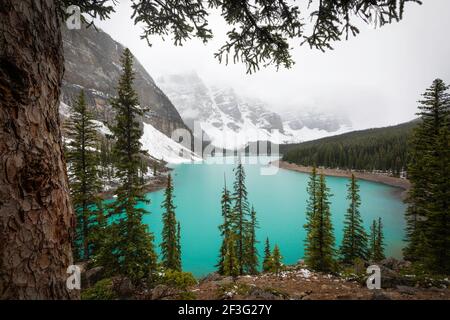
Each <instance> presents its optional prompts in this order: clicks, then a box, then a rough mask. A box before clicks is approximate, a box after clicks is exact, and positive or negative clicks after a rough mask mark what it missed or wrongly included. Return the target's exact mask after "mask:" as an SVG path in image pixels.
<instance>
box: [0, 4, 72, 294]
mask: <svg viewBox="0 0 450 320" xmlns="http://www.w3.org/2000/svg"><path fill="white" fill-rule="evenodd" d="M63 60H64V58H63V52H62V40H61V32H60V22H59V19H58V16H57V1H53V0H0V104H1V106H0V299H70V298H78V292H76V291H69V290H68V289H67V288H66V279H67V276H68V275H67V274H66V270H67V267H68V266H69V265H71V264H72V262H73V258H72V249H71V240H72V234H71V232H72V231H71V230H72V228H73V225H74V221H75V220H74V217H73V211H72V209H71V205H70V202H69V190H68V183H67V173H66V168H65V161H64V158H63V153H62V143H61V132H60V123H59V116H58V106H59V95H60V84H61V81H62V76H63V72H64V64H63Z"/></svg>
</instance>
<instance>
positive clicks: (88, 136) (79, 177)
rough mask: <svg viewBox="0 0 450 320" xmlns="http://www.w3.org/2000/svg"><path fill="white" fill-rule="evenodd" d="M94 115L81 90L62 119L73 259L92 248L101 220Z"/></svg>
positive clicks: (87, 252) (86, 258)
mask: <svg viewBox="0 0 450 320" xmlns="http://www.w3.org/2000/svg"><path fill="white" fill-rule="evenodd" d="M93 120H94V116H93V114H92V112H91V111H90V110H89V108H88V106H87V104H86V100H85V95H84V91H81V92H80V95H79V96H78V99H77V101H76V103H75V104H74V106H73V107H72V114H71V116H70V118H69V120H68V121H67V123H66V129H67V138H68V140H69V143H68V145H67V147H66V157H67V160H68V165H69V186H70V192H71V196H72V203H73V206H74V209H75V214H76V218H77V227H76V230H75V231H76V234H75V241H74V249H75V250H74V256H75V258H76V259H83V260H88V259H89V258H90V257H91V255H92V254H93V253H94V252H93V240H94V239H93V238H92V236H91V234H92V232H91V231H92V230H93V228H94V227H95V228H99V225H96V224H97V223H98V221H101V220H102V219H101V217H100V216H102V215H103V212H101V211H100V199H99V197H98V194H99V193H100V190H101V181H100V177H99V170H98V167H99V164H100V162H99V160H100V159H99V155H98V152H97V151H96V147H97V145H98V141H97V132H96V127H97V126H96V125H95V123H94V121H93Z"/></svg>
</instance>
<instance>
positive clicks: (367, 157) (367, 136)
mask: <svg viewBox="0 0 450 320" xmlns="http://www.w3.org/2000/svg"><path fill="white" fill-rule="evenodd" d="M418 122H419V121H412V122H408V123H405V124H401V125H398V126H393V127H386V128H377V129H368V130H362V131H354V132H350V133H345V134H341V135H338V136H334V137H327V138H323V139H318V140H314V141H308V142H304V143H300V144H292V145H285V146H281V147H280V151H281V152H282V153H283V160H284V161H288V162H292V163H296V164H299V165H304V166H315V165H317V166H321V167H326V168H341V169H354V170H367V171H372V170H381V171H385V172H391V173H392V174H393V175H395V176H398V175H399V174H400V173H401V172H402V171H403V170H405V169H406V164H407V161H408V149H407V141H408V138H409V137H410V136H411V133H412V130H413V128H414V127H415V126H416V125H417V124H418Z"/></svg>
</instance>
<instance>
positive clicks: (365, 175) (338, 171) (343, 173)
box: [270, 160, 411, 199]
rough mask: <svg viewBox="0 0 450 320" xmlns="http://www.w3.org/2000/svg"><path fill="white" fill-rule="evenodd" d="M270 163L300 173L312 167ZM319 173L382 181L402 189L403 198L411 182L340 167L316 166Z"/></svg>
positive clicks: (401, 195)
mask: <svg viewBox="0 0 450 320" xmlns="http://www.w3.org/2000/svg"><path fill="white" fill-rule="evenodd" d="M270 164H271V165H275V166H279V167H280V168H282V169H286V170H292V171H297V172H302V173H311V171H312V167H307V166H301V165H298V164H295V163H289V162H287V161H282V160H277V161H272V162H271V163H270ZM317 170H318V172H319V173H322V174H324V175H326V176H331V177H343V178H350V177H351V175H352V174H354V175H355V177H356V178H357V179H360V180H366V181H372V182H377V183H383V184H386V185H389V186H392V187H395V188H399V189H402V190H401V191H400V190H399V192H398V195H399V196H400V197H401V198H402V199H404V198H405V197H406V194H407V192H408V190H409V189H410V188H411V183H410V182H409V180H408V179H403V178H396V177H391V176H388V175H385V174H377V173H370V172H361V171H352V170H341V169H328V168H318V169H317Z"/></svg>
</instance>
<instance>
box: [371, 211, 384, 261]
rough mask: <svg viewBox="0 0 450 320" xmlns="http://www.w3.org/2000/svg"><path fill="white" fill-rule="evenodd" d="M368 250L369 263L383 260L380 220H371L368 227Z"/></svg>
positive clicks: (382, 237) (381, 224)
mask: <svg viewBox="0 0 450 320" xmlns="http://www.w3.org/2000/svg"><path fill="white" fill-rule="evenodd" d="M369 239H370V249H369V258H370V260H371V261H374V262H379V261H381V260H383V259H384V258H385V255H384V235H383V223H382V221H381V218H378V220H373V222H372V225H371V227H370V236H369Z"/></svg>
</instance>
